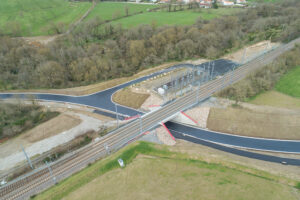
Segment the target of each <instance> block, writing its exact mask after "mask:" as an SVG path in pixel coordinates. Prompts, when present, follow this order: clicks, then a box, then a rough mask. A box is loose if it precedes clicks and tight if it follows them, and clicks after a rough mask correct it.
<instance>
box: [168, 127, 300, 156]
mask: <svg viewBox="0 0 300 200" xmlns="http://www.w3.org/2000/svg"><path fill="white" fill-rule="evenodd" d="M169 130H172V131H174V132H177V133H180V134H181V135H183V136H188V137H191V138H195V139H198V140H202V141H206V142H210V143H214V144H218V145H222V146H227V147H238V148H241V149H250V150H257V151H266V152H277V153H286V154H300V152H290V151H276V150H266V149H258V148H251V147H243V146H238V145H230V144H225V143H219V142H214V141H210V140H206V139H201V138H198V137H195V136H193V135H189V134H186V133H182V132H180V131H175V130H173V129H170V128H169ZM175 138H176V137H175ZM296 160H298V159H296Z"/></svg>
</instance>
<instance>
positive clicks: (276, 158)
mask: <svg viewBox="0 0 300 200" xmlns="http://www.w3.org/2000/svg"><path fill="white" fill-rule="evenodd" d="M170 131H171V133H172V134H173V136H174V137H175V138H177V139H182V140H186V141H189V142H193V143H196V144H201V145H205V146H208V147H211V148H214V149H218V150H220V151H224V152H228V153H232V154H235V155H239V156H243V157H247V158H253V159H257V160H263V161H268V162H273V163H281V164H284V165H295V166H300V159H293V158H284V157H279V156H271V155H266V154H259V153H254V152H249V151H244V150H240V149H235V148H232V147H228V146H224V145H220V144H216V143H213V142H209V141H206V140H203V139H201V137H199V138H198V137H191V136H190V135H186V134H183V133H181V132H179V131H174V130H170Z"/></svg>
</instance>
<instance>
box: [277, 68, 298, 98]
mask: <svg viewBox="0 0 300 200" xmlns="http://www.w3.org/2000/svg"><path fill="white" fill-rule="evenodd" d="M275 89H276V90H277V91H278V92H282V93H284V94H287V95H290V96H292V97H297V98H300V66H297V67H295V68H294V69H292V70H291V71H289V72H288V73H287V74H285V75H284V76H283V77H281V78H280V80H279V81H278V83H276V85H275Z"/></svg>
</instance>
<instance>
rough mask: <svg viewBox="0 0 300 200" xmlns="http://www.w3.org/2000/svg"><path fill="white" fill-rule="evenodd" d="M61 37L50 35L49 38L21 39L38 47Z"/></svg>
mask: <svg viewBox="0 0 300 200" xmlns="http://www.w3.org/2000/svg"><path fill="white" fill-rule="evenodd" d="M60 36H61V35H50V36H35V37H22V39H23V40H25V41H26V42H27V43H29V44H31V45H33V46H37V47H39V46H40V45H41V44H42V45H46V44H48V43H49V42H52V41H54V40H55V39H56V38H58V37H60Z"/></svg>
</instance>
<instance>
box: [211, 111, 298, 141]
mask: <svg viewBox="0 0 300 200" xmlns="http://www.w3.org/2000/svg"><path fill="white" fill-rule="evenodd" d="M207 127H208V128H209V129H210V130H214V131H220V132H225V133H232V134H238V135H244V136H252V137H263V138H274V139H294V140H299V139H300V112H296V111H288V110H282V109H272V108H257V107H254V106H248V107H244V106H243V107H238V108H233V107H228V108H226V109H223V108H211V109H210V113H209V117H208V122H207Z"/></svg>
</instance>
